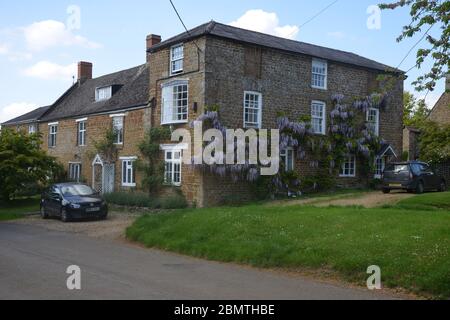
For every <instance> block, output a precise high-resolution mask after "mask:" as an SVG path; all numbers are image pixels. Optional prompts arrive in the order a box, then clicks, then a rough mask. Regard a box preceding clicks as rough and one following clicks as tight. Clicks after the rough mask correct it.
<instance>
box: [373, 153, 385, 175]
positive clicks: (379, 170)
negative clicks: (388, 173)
mask: <svg viewBox="0 0 450 320" xmlns="http://www.w3.org/2000/svg"><path fill="white" fill-rule="evenodd" d="M380 160H381V167H380V166H379V161H380ZM384 169H386V158H385V157H376V158H375V175H374V178H375V179H381V178H382V177H383V172H384Z"/></svg>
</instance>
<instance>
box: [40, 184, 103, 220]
mask: <svg viewBox="0 0 450 320" xmlns="http://www.w3.org/2000/svg"><path fill="white" fill-rule="evenodd" d="M41 216H42V218H44V219H47V218H49V217H59V218H61V220H62V221H63V222H69V221H71V220H74V219H84V218H97V219H106V218H107V217H108V205H107V204H106V202H105V201H104V200H103V199H102V197H101V196H100V195H99V194H98V193H97V192H95V191H94V190H93V189H92V188H91V187H89V186H86V185H83V184H77V183H62V184H56V185H53V186H51V187H50V188H48V189H47V190H45V191H44V193H43V194H42V197H41Z"/></svg>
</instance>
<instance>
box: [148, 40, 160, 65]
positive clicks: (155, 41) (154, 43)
mask: <svg viewBox="0 0 450 320" xmlns="http://www.w3.org/2000/svg"><path fill="white" fill-rule="evenodd" d="M160 42H161V36H158V35H156V34H149V35H148V36H147V62H148V61H149V59H150V53H149V52H148V50H150V49H151V48H152V47H153V46H155V45H157V44H158V43H160Z"/></svg>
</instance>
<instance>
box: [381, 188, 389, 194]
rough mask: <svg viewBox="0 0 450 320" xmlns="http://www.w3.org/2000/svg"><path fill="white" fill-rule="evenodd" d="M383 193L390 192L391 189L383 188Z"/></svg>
mask: <svg viewBox="0 0 450 320" xmlns="http://www.w3.org/2000/svg"><path fill="white" fill-rule="evenodd" d="M383 193H384V194H388V193H391V189H386V188H383Z"/></svg>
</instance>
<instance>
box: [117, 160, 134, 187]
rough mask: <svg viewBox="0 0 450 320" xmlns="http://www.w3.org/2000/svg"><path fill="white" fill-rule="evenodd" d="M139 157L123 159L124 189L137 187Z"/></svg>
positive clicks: (122, 176)
mask: <svg viewBox="0 0 450 320" xmlns="http://www.w3.org/2000/svg"><path fill="white" fill-rule="evenodd" d="M136 160H137V157H121V158H120V161H121V173H122V174H121V176H120V180H121V182H122V187H129V188H134V187H136V176H135V173H136V171H135V170H136V169H135V162H136Z"/></svg>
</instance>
